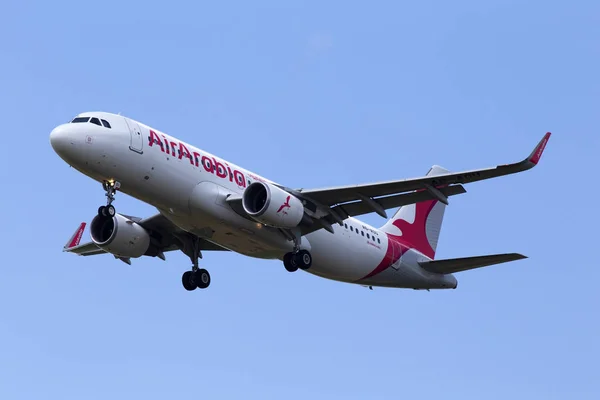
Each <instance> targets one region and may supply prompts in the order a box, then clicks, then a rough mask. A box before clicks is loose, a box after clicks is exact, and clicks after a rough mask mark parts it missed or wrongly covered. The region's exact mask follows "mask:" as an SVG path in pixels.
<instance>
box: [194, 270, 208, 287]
mask: <svg viewBox="0 0 600 400" xmlns="http://www.w3.org/2000/svg"><path fill="white" fill-rule="evenodd" d="M194 281H195V283H196V285H197V286H198V289H206V288H207V287H208V286H209V285H210V274H209V273H208V271H207V270H205V269H199V270H198V271H196V272H194Z"/></svg>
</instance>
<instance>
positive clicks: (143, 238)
mask: <svg viewBox="0 0 600 400" xmlns="http://www.w3.org/2000/svg"><path fill="white" fill-rule="evenodd" d="M90 234H91V237H92V242H94V244H95V245H96V246H98V247H100V248H101V249H102V250H105V251H107V252H109V253H111V254H114V255H116V256H119V257H128V258H137V257H141V256H143V255H145V254H146V253H147V252H148V250H149V249H150V234H149V233H148V232H147V231H146V230H145V229H144V228H143V227H141V226H140V225H138V224H136V223H135V222H133V221H131V220H130V219H127V218H125V217H124V216H122V215H120V214H115V216H114V217H112V218H110V217H104V216H100V215H97V216H96V217H95V218H94V219H93V220H92V223H91V225H90Z"/></svg>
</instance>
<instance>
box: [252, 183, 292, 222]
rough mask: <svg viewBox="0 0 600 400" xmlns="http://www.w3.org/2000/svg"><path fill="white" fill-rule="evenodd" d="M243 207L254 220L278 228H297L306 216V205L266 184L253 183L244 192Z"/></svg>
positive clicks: (281, 190)
mask: <svg viewBox="0 0 600 400" xmlns="http://www.w3.org/2000/svg"><path fill="white" fill-rule="evenodd" d="M242 206H243V207H244V211H245V212H246V213H247V214H248V215H249V216H250V217H252V219H254V220H256V221H258V222H260V223H262V224H265V225H270V226H274V227H277V228H295V227H296V226H298V225H299V224H300V222H301V221H302V217H303V216H304V205H303V204H302V202H301V201H300V200H299V199H298V198H297V197H296V196H294V195H292V194H290V193H288V192H286V191H285V190H283V189H280V188H278V187H277V186H273V185H271V184H268V183H264V182H253V183H251V184H250V185H249V186H248V187H247V188H246V190H244V194H243V195H242Z"/></svg>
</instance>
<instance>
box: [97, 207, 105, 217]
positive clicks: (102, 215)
mask: <svg viewBox="0 0 600 400" xmlns="http://www.w3.org/2000/svg"><path fill="white" fill-rule="evenodd" d="M105 210H106V206H100V207H98V215H99V216H101V217H105V216H106V215H105V214H104V212H105Z"/></svg>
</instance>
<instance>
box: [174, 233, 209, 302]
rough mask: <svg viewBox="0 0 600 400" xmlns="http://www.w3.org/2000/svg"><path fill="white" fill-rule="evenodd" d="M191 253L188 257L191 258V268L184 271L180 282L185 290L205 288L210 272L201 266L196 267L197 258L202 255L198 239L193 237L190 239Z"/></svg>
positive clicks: (207, 284)
mask: <svg viewBox="0 0 600 400" xmlns="http://www.w3.org/2000/svg"><path fill="white" fill-rule="evenodd" d="M190 242H191V243H190V245H191V249H190V251H191V254H190V259H191V260H192V264H193V265H192V270H191V271H186V272H184V273H183V276H182V277H181V283H183V287H184V288H185V290H188V291H192V290H195V289H196V288H198V289H206V288H207V287H208V286H209V285H210V274H209V273H208V271H207V270H205V269H203V268H198V259H199V258H201V257H202V254H201V252H200V239H199V238H197V237H194V238H192V239H191V240H190Z"/></svg>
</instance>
